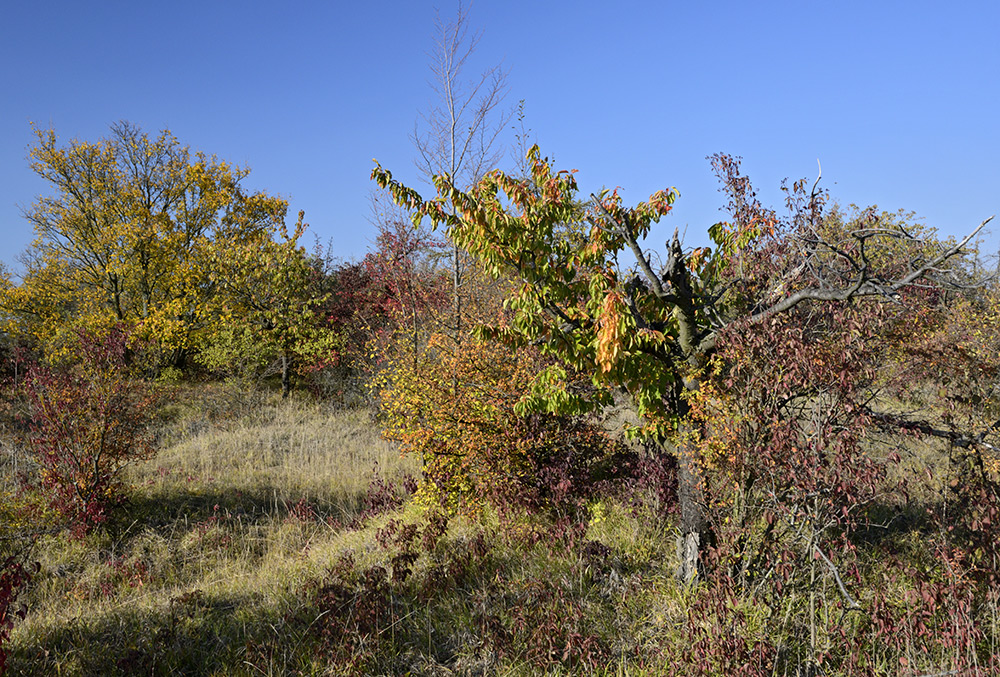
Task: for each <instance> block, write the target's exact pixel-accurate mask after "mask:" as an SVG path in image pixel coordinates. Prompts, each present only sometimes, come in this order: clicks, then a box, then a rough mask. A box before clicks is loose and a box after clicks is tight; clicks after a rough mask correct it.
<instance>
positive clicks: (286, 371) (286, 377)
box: [281, 353, 292, 399]
mask: <svg viewBox="0 0 1000 677" xmlns="http://www.w3.org/2000/svg"><path fill="white" fill-rule="evenodd" d="M291 371H292V369H291V360H289V359H288V353H281V399H287V398H288V394H289V393H291V392H292V374H291Z"/></svg>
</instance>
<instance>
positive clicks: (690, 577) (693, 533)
mask: <svg viewBox="0 0 1000 677" xmlns="http://www.w3.org/2000/svg"><path fill="white" fill-rule="evenodd" d="M694 433H695V430H693V429H691V428H689V429H687V430H685V429H683V428H682V430H681V441H680V444H679V445H678V447H677V503H678V507H679V508H680V513H681V514H680V523H679V524H678V530H679V532H680V533H679V534H678V536H677V578H678V580H680V581H681V582H682V583H685V584H690V583H693V582H695V581H697V579H698V578H699V577H700V576H701V575H702V574H703V573H704V563H703V561H702V552H703V550H704V548H705V547H706V546H708V545H709V544H710V543H711V541H712V533H711V530H710V528H709V524H708V520H707V518H706V517H705V474H704V472H703V471H702V467H701V465H700V463H699V462H698V453H697V452H698V450H697V438H696V437H695V436H694Z"/></svg>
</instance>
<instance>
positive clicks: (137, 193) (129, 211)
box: [0, 122, 287, 365]
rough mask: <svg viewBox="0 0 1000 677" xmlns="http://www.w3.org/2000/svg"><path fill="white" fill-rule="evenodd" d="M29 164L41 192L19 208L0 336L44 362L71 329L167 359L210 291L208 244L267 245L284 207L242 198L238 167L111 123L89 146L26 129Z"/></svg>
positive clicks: (201, 315) (0, 307)
mask: <svg viewBox="0 0 1000 677" xmlns="http://www.w3.org/2000/svg"><path fill="white" fill-rule="evenodd" d="M36 136H37V143H36V145H35V146H34V147H33V148H32V149H31V154H30V157H31V159H32V165H31V166H32V169H34V171H35V172H36V173H37V174H38V175H39V176H41V177H42V178H43V179H45V180H46V181H47V182H48V184H49V185H50V186H51V188H52V189H53V192H52V193H51V194H50V195H47V196H43V197H40V198H39V199H38V200H36V202H35V203H34V204H33V205H32V206H31V208H30V209H28V210H26V212H25V216H26V218H27V219H28V220H29V221H30V222H31V223H32V225H33V226H34V230H35V240H34V242H33V243H32V245H31V247H30V248H29V250H28V252H27V253H26V255H25V259H24V261H25V271H24V274H23V278H22V280H21V282H20V284H17V285H14V284H9V285H5V286H3V288H0V311H2V312H3V313H4V322H5V323H6V324H7V327H6V328H7V329H8V330H9V331H15V332H18V333H23V334H28V335H31V336H33V337H35V338H36V339H37V340H38V341H39V343H40V344H41V346H42V347H43V349H44V350H45V352H46V353H47V354H49V355H50V356H52V357H54V358H59V357H60V356H61V354H65V353H67V352H68V351H69V350H71V348H70V346H72V337H74V336H76V335H77V330H78V329H84V330H87V331H90V332H94V331H102V330H107V329H109V328H110V327H112V326H118V327H122V328H125V329H126V330H127V331H128V332H129V334H130V335H131V336H132V337H134V339H136V340H142V341H144V342H151V343H152V344H153V345H156V346H157V347H159V349H160V357H161V359H162V360H163V361H165V362H168V363H171V364H174V365H176V364H179V363H181V362H182V361H183V359H184V358H185V356H186V355H187V353H188V352H189V350H190V347H191V346H192V345H193V341H194V337H195V334H196V333H197V331H198V330H199V329H201V328H202V327H203V326H204V325H205V323H206V321H207V320H208V318H207V316H206V312H205V311H206V307H207V303H208V302H209V300H210V299H211V297H212V296H213V294H214V293H215V291H216V284H215V282H214V281H213V278H212V275H211V249H212V248H213V247H216V246H219V245H220V244H221V243H225V244H226V246H232V247H236V246H247V245H249V244H252V243H263V242H266V241H270V240H271V238H272V235H273V233H275V232H276V230H277V229H278V228H279V227H280V226H281V224H283V222H284V217H285V213H286V211H287V203H286V202H285V201H284V200H282V199H280V198H276V197H271V196H269V195H267V194H265V193H252V194H251V193H247V192H246V191H244V189H243V188H242V187H241V185H240V184H241V181H242V180H243V179H244V178H245V177H246V176H247V174H248V173H249V172H248V170H246V169H243V168H240V167H236V166H234V165H230V164H228V163H226V162H222V161H220V160H218V159H216V158H215V157H211V156H207V155H205V154H204V153H200V152H192V151H191V150H190V149H189V148H188V147H187V146H181V145H180V143H179V142H178V140H177V139H176V137H174V136H173V135H172V134H171V133H170V132H169V131H167V130H164V131H162V132H160V133H159V135H157V136H156V137H155V138H151V137H150V136H148V135H147V134H145V133H144V132H142V130H141V129H139V128H138V127H136V126H134V125H131V124H129V123H127V122H119V123H116V124H114V125H112V127H111V133H110V135H109V136H108V137H107V138H105V139H103V140H101V141H98V142H96V143H91V142H86V141H78V140H74V141H71V142H70V143H69V144H68V145H60V144H59V143H58V140H57V138H56V134H55V132H54V131H52V130H45V131H43V130H36Z"/></svg>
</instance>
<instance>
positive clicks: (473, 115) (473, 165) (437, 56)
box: [412, 3, 511, 340]
mask: <svg viewBox="0 0 1000 677" xmlns="http://www.w3.org/2000/svg"><path fill="white" fill-rule="evenodd" d="M435 28H436V32H437V35H436V39H435V43H434V50H433V52H432V53H431V73H432V76H433V80H432V85H431V86H432V88H433V90H434V93H435V95H436V96H437V97H438V104H437V106H435V107H433V108H431V110H430V111H429V112H427V113H426V114H423V115H422V116H421V117H422V118H423V120H424V123H425V124H426V129H425V131H423V132H421V130H420V126H419V124H417V125H415V126H414V131H413V135H412V139H413V143H414V145H415V146H416V148H417V152H418V153H419V155H420V158H419V160H418V162H417V166H418V168H419V169H420V170H421V172H422V173H423V174H424V175H425V177H426V178H427V179H428V180H431V181H432V180H433V177H434V176H435V175H438V174H447V175H448V176H450V177H452V178H453V180H454V181H455V182H456V183H457V185H459V186H461V187H462V188H464V189H466V188H468V187H469V186H472V185H473V184H475V183H476V182H477V181H478V180H479V179H480V177H482V176H483V174H484V173H485V172H486V171H488V170H489V169H491V168H493V167H494V166H496V163H497V162H498V161H499V159H500V158H501V156H502V155H503V149H501V148H499V147H498V146H497V140H498V138H499V137H500V134H501V133H502V132H503V130H504V129H505V127H506V126H507V123H508V122H509V121H510V119H511V112H509V111H504V110H503V109H502V108H501V107H502V106H503V101H504V98H505V97H506V94H507V72H506V71H505V70H504V69H503V68H501V66H499V65H497V66H493V67H492V68H488V69H486V70H485V71H483V73H482V74H481V75H480V76H479V77H478V78H474V79H472V80H469V81H465V80H464V77H465V73H464V71H465V68H466V63H467V61H468V60H469V59H470V58H471V57H472V55H473V54H474V53H475V51H476V46H477V45H478V43H479V40H480V38H481V37H482V33H481V32H480V33H476V34H473V35H471V36H470V35H469V26H468V9H467V8H464V7H463V6H462V4H461V3H459V6H458V11H457V13H456V15H455V19H454V20H452V21H445V20H443V19H442V18H441V15H440V13H439V14H438V15H437V20H436V22H435ZM451 265H452V306H453V319H452V325H453V326H452V327H451V328H452V330H453V332H454V336H455V337H456V339H457V340H460V338H459V337H460V336H461V330H462V293H463V280H464V274H463V272H464V271H463V269H464V266H465V265H466V264H465V260H464V258H463V256H462V250H461V248H460V247H459V245H458V244H457V243H455V246H454V247H453V249H452V262H451Z"/></svg>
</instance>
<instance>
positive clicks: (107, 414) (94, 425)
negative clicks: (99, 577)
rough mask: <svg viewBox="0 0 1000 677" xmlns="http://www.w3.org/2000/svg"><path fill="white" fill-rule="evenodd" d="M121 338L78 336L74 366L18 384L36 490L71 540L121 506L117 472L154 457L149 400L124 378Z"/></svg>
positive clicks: (45, 370)
mask: <svg viewBox="0 0 1000 677" xmlns="http://www.w3.org/2000/svg"><path fill="white" fill-rule="evenodd" d="M126 339H127V337H126V335H125V334H124V333H122V332H120V331H112V332H111V333H109V334H108V335H107V336H106V337H103V338H95V337H93V336H91V335H88V334H84V333H81V334H80V341H79V347H80V358H81V359H80V362H79V363H78V364H76V365H74V366H73V367H70V368H62V369H59V368H53V367H45V366H41V365H35V366H34V367H32V368H31V369H30V370H29V373H28V377H27V379H26V381H25V391H26V394H27V398H28V403H29V406H30V411H31V425H30V432H29V435H28V443H29V444H28V446H29V450H30V452H31V455H32V456H33V458H34V460H35V462H36V463H37V464H38V467H39V472H38V485H39V486H38V488H39V489H40V490H41V492H42V493H43V497H44V500H45V501H46V502H47V503H48V504H49V507H50V508H52V509H53V510H55V511H56V513H58V514H59V515H60V516H61V517H62V518H64V519H65V520H66V521H67V523H68V525H69V526H70V527H71V528H72V529H73V531H74V532H75V533H77V534H78V535H82V534H83V533H86V532H87V531H89V530H90V529H92V528H93V527H94V526H96V525H99V524H101V523H103V522H104V521H105V520H106V519H107V517H108V514H109V511H111V510H112V509H113V508H115V507H116V506H118V505H120V504H121V503H122V502H123V501H124V498H125V492H124V486H123V485H122V482H121V478H120V475H121V471H122V469H123V468H124V467H125V465H126V464H128V463H129V462H131V461H134V460H138V459H143V458H148V457H150V456H151V455H152V454H153V451H154V450H153V446H152V444H151V439H150V435H149V433H148V427H149V424H150V423H151V421H152V417H153V413H154V411H153V409H154V404H155V401H156V397H155V395H154V393H153V392H152V391H151V390H150V389H149V388H148V387H147V386H146V385H145V384H144V383H142V382H140V381H136V380H133V379H130V378H129V376H128V371H129V370H128V367H127V362H128V359H129V357H130V354H129V350H128V348H127V340H126Z"/></svg>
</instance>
